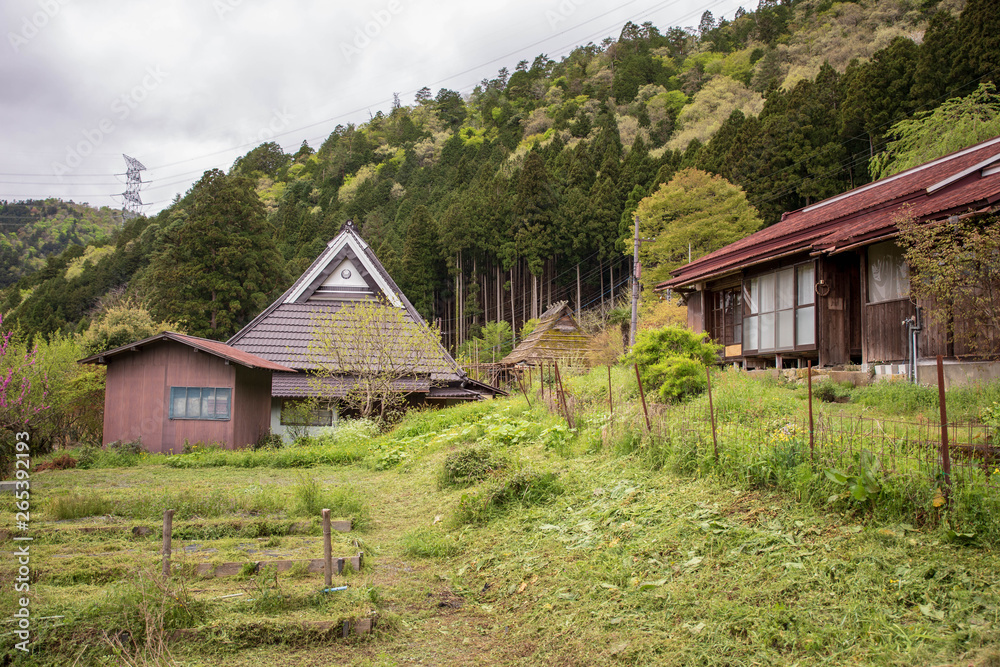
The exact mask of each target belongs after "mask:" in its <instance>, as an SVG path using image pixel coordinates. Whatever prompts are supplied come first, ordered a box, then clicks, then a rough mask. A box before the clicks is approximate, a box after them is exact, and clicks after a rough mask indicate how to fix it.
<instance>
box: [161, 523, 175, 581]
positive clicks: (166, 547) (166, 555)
mask: <svg viewBox="0 0 1000 667" xmlns="http://www.w3.org/2000/svg"><path fill="white" fill-rule="evenodd" d="M173 531H174V510H167V511H165V512H164V513H163V578H164V579H166V578H167V577H169V576H170V539H171V537H172V535H173Z"/></svg>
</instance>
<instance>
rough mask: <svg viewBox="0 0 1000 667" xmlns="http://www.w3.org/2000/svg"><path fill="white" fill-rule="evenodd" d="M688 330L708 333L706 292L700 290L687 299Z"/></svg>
mask: <svg viewBox="0 0 1000 667" xmlns="http://www.w3.org/2000/svg"><path fill="white" fill-rule="evenodd" d="M687 317H688V328H689V329H691V331H697V332H701V331H707V330H708V328H707V327H706V326H705V324H706V322H705V291H704V290H698V291H697V292H695V293H694V294H691V295H690V296H688V298H687Z"/></svg>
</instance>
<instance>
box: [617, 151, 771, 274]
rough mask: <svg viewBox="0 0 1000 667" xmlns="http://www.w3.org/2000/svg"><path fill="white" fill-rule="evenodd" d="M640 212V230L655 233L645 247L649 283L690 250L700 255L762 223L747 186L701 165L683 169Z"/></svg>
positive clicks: (680, 261)
mask: <svg viewBox="0 0 1000 667" xmlns="http://www.w3.org/2000/svg"><path fill="white" fill-rule="evenodd" d="M636 214H637V215H638V216H639V234H640V235H641V236H642V237H643V238H647V239H655V240H654V241H653V242H651V243H644V244H642V246H641V248H640V255H639V256H640V259H641V260H642V263H643V272H642V283H643V285H644V286H646V287H651V286H652V285H655V284H656V283H658V282H662V281H663V280H666V279H667V278H668V277H669V275H670V271H671V270H672V269H674V268H676V267H678V266H680V265H681V264H683V263H685V262H686V261H687V259H688V253H689V252H690V253H691V257H692V258H695V259H696V258H698V257H700V256H702V255H704V254H707V253H709V252H712V251H713V250H717V249H719V248H721V247H723V246H725V245H728V244H730V243H732V242H734V241H737V240H739V239H741V238H743V237H744V236H746V235H748V234H750V233H752V232H755V231H757V230H758V229H760V227H761V220H760V218H759V217H758V216H757V211H756V210H755V209H754V207H753V206H751V205H750V202H748V201H747V198H746V195H745V194H744V193H743V190H742V189H740V188H739V187H738V186H736V185H733V184H732V183H730V182H729V181H727V180H725V179H724V178H722V177H720V176H712V175H711V174H708V173H706V172H704V171H701V170H699V169H684V170H682V171H679V172H677V173H676V174H675V175H674V177H673V178H672V179H671V180H670V182H669V183H667V184H665V185H662V186H660V189H659V190H657V191H656V192H654V193H653V194H652V195H650V196H649V197H646V198H645V199H643V200H642V201H641V202H639V207H638V209H636ZM626 252H628V250H627V251H626ZM629 254H631V253H630V252H629ZM647 293H650V291H649V290H647Z"/></svg>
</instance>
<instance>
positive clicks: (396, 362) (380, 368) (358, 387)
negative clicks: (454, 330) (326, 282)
mask: <svg viewBox="0 0 1000 667" xmlns="http://www.w3.org/2000/svg"><path fill="white" fill-rule="evenodd" d="M439 341H440V334H439V332H437V331H436V330H434V329H433V328H431V327H428V326H427V325H425V324H422V323H417V322H414V321H413V320H412V319H410V317H409V315H408V314H407V312H406V310H405V309H403V308H396V307H394V306H392V305H391V304H389V303H386V302H385V301H383V300H366V301H355V302H351V303H347V304H345V305H344V306H342V307H341V308H339V309H337V310H336V311H333V312H328V313H325V314H322V315H317V316H315V318H314V319H313V322H312V327H311V335H310V339H309V348H308V358H309V361H310V363H311V364H313V366H314V370H313V375H314V381H311V383H310V384H311V385H312V389H313V391H314V392H315V394H316V397H317V398H320V399H330V400H332V399H334V398H336V399H339V400H340V401H341V402H342V403H343V404H344V406H345V407H346V408H347V409H349V410H352V411H356V412H357V413H358V414H359V415H360V416H361V417H364V418H376V419H378V420H380V421H382V422H385V421H389V420H392V419H393V418H394V417H395V416H397V415H398V414H399V413H400V412H401V411H402V410H403V408H404V407H405V405H406V397H407V395H408V394H409V393H410V392H411V391H412V383H413V382H414V381H419V380H426V381H428V382H429V381H430V375H431V374H432V373H434V372H440V371H441V370H442V368H441V366H442V363H443V360H442V353H443V350H442V348H441V344H440V342H439ZM327 379H329V380H335V381H337V382H338V383H346V384H347V387H346V389H345V393H344V395H343V397H340V396H335V395H330V394H329V392H328V391H327V389H326V388H325V383H324V380H327Z"/></svg>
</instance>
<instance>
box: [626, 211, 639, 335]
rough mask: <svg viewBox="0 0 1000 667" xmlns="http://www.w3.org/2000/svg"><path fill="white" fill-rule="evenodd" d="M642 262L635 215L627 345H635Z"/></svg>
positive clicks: (637, 219) (637, 220) (637, 222)
mask: <svg viewBox="0 0 1000 667" xmlns="http://www.w3.org/2000/svg"><path fill="white" fill-rule="evenodd" d="M641 273H642V262H640V261H639V216H638V215H637V216H635V247H634V249H633V251H632V326H631V328H629V332H628V347H629V349H630V350H631V349H632V346H633V345H635V331H636V329H637V328H638V326H639V276H640V274H641Z"/></svg>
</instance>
